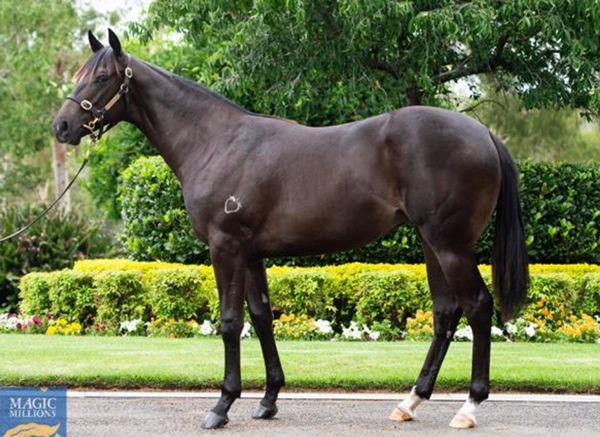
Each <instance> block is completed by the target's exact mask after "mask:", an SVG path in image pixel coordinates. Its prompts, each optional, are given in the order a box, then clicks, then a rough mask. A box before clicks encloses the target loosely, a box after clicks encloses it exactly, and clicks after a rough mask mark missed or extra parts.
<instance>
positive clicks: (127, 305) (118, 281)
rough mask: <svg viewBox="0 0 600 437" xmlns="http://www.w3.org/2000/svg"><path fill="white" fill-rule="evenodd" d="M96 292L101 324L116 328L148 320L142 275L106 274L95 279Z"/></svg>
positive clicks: (137, 273)
mask: <svg viewBox="0 0 600 437" xmlns="http://www.w3.org/2000/svg"><path fill="white" fill-rule="evenodd" d="M73 273H74V274H77V273H76V272H73ZM94 292H95V296H96V305H97V308H98V317H97V318H96V321H98V322H103V323H106V324H108V325H112V326H114V325H118V324H119V323H120V322H122V321H124V320H133V319H137V318H146V319H147V318H148V316H149V311H148V303H147V299H148V291H147V288H146V287H145V286H144V283H143V281H142V274H141V273H139V272H136V271H126V270H125V271H114V272H111V271H103V272H101V273H99V274H97V275H96V276H95V281H94Z"/></svg>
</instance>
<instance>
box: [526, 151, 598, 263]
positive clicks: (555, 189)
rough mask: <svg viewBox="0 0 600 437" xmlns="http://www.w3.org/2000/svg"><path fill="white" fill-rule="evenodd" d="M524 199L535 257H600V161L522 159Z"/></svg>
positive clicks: (571, 259)
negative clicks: (535, 160) (555, 161)
mask: <svg viewBox="0 0 600 437" xmlns="http://www.w3.org/2000/svg"><path fill="white" fill-rule="evenodd" d="M519 169H520V171H521V180H522V185H521V201H522V204H523V217H524V222H525V234H526V236H527V251H528V254H529V257H530V259H531V260H532V261H533V262H545V263H576V262H591V263H599V262H600V246H599V245H600V238H599V237H600V234H599V231H600V165H599V164H569V163H564V164H550V163H533V162H524V163H521V164H520V166H519Z"/></svg>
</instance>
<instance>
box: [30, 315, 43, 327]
mask: <svg viewBox="0 0 600 437" xmlns="http://www.w3.org/2000/svg"><path fill="white" fill-rule="evenodd" d="M31 321H32V322H33V323H35V324H36V325H41V324H42V321H41V319H40V318H39V317H38V316H33V317H32V318H31Z"/></svg>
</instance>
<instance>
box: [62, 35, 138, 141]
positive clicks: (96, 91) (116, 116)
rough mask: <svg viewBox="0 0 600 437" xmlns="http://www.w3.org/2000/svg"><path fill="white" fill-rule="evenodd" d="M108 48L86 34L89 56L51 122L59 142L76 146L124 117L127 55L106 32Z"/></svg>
mask: <svg viewBox="0 0 600 437" xmlns="http://www.w3.org/2000/svg"><path fill="white" fill-rule="evenodd" d="M108 35H109V42H110V47H104V46H103V45H102V43H101V42H100V41H98V39H97V38H96V37H95V36H94V34H93V33H92V32H91V31H89V32H88V39H89V42H90V46H91V48H92V52H93V53H92V55H91V56H90V58H89V59H88V60H87V61H86V62H85V64H83V66H82V67H81V68H80V69H79V71H77V73H75V78H74V80H75V87H74V89H73V91H72V93H71V94H70V95H69V97H67V100H65V102H64V103H63V105H62V107H61V108H60V111H58V114H57V115H56V118H55V119H54V123H53V124H52V128H53V130H54V134H55V136H56V139H57V140H58V141H60V142H68V143H70V144H73V145H76V144H79V142H80V141H81V138H82V137H83V136H85V135H89V134H92V133H94V132H96V133H94V135H97V133H98V132H100V134H101V132H102V128H103V127H104V126H109V125H114V124H116V123H118V122H119V121H121V120H123V119H124V117H125V114H126V107H125V105H126V103H125V101H126V99H125V98H124V97H125V96H126V94H127V92H128V91H129V79H130V78H131V76H132V71H131V68H129V65H128V63H129V59H130V57H129V55H126V54H125V53H123V50H122V49H121V43H120V42H119V38H117V36H116V35H115V34H114V32H113V31H112V30H110V29H109V31H108Z"/></svg>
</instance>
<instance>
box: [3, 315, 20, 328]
mask: <svg viewBox="0 0 600 437" xmlns="http://www.w3.org/2000/svg"><path fill="white" fill-rule="evenodd" d="M18 324H21V327H22V326H24V325H25V321H24V320H21V319H19V318H18V317H17V316H11V315H10V314H8V313H6V314H2V316H0V326H1V327H2V328H4V329H18V327H17V325H18Z"/></svg>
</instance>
